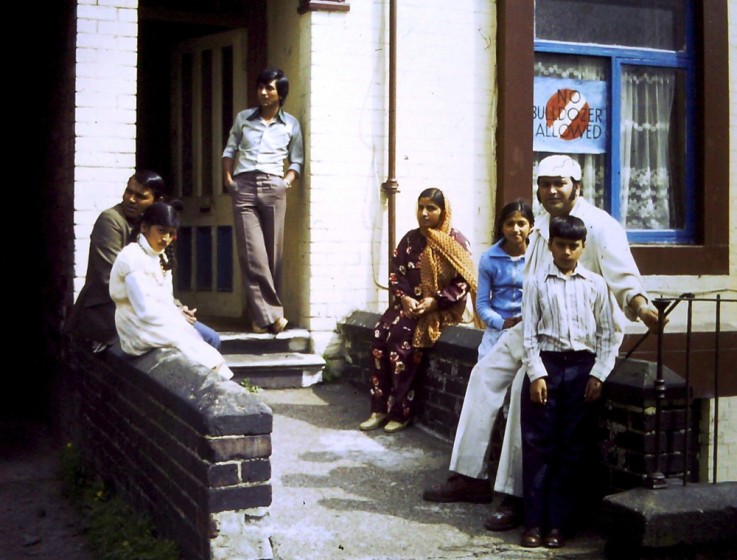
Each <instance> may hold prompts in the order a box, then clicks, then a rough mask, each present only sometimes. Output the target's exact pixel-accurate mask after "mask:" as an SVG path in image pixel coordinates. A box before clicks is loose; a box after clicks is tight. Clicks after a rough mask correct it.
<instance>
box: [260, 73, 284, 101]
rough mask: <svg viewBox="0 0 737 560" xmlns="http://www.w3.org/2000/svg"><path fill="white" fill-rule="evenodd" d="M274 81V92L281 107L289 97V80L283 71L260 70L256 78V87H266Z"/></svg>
mask: <svg viewBox="0 0 737 560" xmlns="http://www.w3.org/2000/svg"><path fill="white" fill-rule="evenodd" d="M274 80H276V92H277V93H278V94H279V106H282V105H284V101H286V99H287V95H289V79H288V78H287V75H286V74H285V73H284V71H283V70H281V69H279V68H266V69H264V70H261V72H260V73H259V75H258V78H256V86H260V85H262V84H263V85H268V84H270V83H271V82H273V81H274Z"/></svg>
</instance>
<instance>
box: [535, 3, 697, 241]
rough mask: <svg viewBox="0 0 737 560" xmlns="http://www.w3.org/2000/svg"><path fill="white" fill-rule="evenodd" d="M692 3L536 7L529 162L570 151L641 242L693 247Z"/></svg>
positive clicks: (595, 196)
mask: <svg viewBox="0 0 737 560" xmlns="http://www.w3.org/2000/svg"><path fill="white" fill-rule="evenodd" d="M693 17H694V16H693V13H692V4H691V1H690V0H536V1H535V60H534V76H535V77H534V95H533V97H534V99H533V106H534V110H533V151H534V156H533V163H534V164H536V163H537V162H538V161H539V160H540V159H542V158H543V157H545V156H546V155H548V154H549V153H568V154H570V155H571V156H572V157H574V158H576V159H577V160H578V161H579V163H581V167H582V169H583V183H584V196H586V197H587V199H589V200H590V201H591V202H593V203H594V204H596V205H597V206H598V207H600V208H604V209H605V210H607V211H608V212H609V213H610V214H611V215H612V216H614V217H615V218H616V219H617V220H619V221H620V222H621V223H622V225H623V226H624V227H625V228H626V229H627V233H628V236H629V238H630V241H632V242H635V243H659V244H663V243H680V244H684V243H693V242H695V241H696V232H695V229H696V228H695V211H696V210H695V209H696V207H697V205H696V203H695V202H696V192H695V187H694V184H695V180H696V179H695V177H696V175H695V172H694V169H695V165H696V158H695V146H694V145H693V142H694V137H695V134H694V130H695V126H696V125H695V118H694V109H693V106H692V105H693V101H692V100H693V99H694V98H695V95H696V94H695V92H694V91H693V88H694V83H695V81H696V80H695V73H694V38H693V33H692V32H691V31H690V30H691V29H692V28H693V27H694V25H693Z"/></svg>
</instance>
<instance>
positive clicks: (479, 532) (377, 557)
mask: <svg viewBox="0 0 737 560" xmlns="http://www.w3.org/2000/svg"><path fill="white" fill-rule="evenodd" d="M259 396H260V397H261V398H262V399H263V401H264V402H266V404H268V405H269V406H270V407H271V408H272V410H273V412H274V431H273V434H272V437H273V455H272V486H273V502H272V506H271V523H272V545H273V550H274V557H275V559H277V560H313V559H314V560H317V559H320V560H435V559H454V560H455V559H459V560H460V559H464V560H466V559H472V558H473V559H492V558H493V559H496V558H499V559H522V558H538V559H542V558H558V559H565V558H570V559H586V560H588V559H601V558H604V539H603V537H602V536H601V535H599V534H597V533H595V532H591V531H585V532H582V533H581V534H579V535H578V536H577V537H576V538H575V539H571V540H569V542H568V544H567V545H566V547H565V548H562V549H558V550H549V549H545V548H539V549H525V548H522V547H520V546H518V543H519V538H520V532H521V531H520V530H515V531H510V532H506V533H491V532H489V531H487V530H486V529H484V526H483V524H484V520H485V519H486V517H487V516H488V515H489V513H490V512H491V511H492V510H493V508H494V507H495V505H496V503H498V502H496V501H495V503H494V504H492V505H487V504H481V505H479V504H435V503H430V502H425V501H423V500H422V498H421V496H422V491H423V489H424V487H425V486H426V485H429V484H433V483H436V482H439V481H442V480H444V478H445V477H446V476H447V474H448V471H447V468H448V462H449V459H450V451H451V444H450V442H446V441H442V440H440V439H438V438H437V437H435V436H433V435H431V434H428V433H426V432H424V431H423V430H422V429H420V428H418V427H410V428H408V429H406V430H404V431H402V432H399V433H396V434H393V435H387V434H385V433H384V432H383V430H376V431H373V432H361V431H359V430H358V428H357V427H358V424H359V422H361V421H362V420H365V419H366V417H367V416H368V414H369V398H368V393H367V392H366V391H361V390H359V389H356V388H354V387H352V386H350V385H346V384H340V383H334V384H321V385H317V386H314V387H311V388H305V389H280V390H274V389H271V390H265V391H263V392H261V393H260V395H259Z"/></svg>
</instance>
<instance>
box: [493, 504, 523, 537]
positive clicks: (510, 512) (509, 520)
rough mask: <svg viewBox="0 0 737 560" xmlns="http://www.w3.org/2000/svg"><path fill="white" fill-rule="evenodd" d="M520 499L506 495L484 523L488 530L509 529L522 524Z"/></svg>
mask: <svg viewBox="0 0 737 560" xmlns="http://www.w3.org/2000/svg"><path fill="white" fill-rule="evenodd" d="M522 513H523V511H522V500H521V499H520V498H517V497H515V496H506V497H505V498H504V500H503V501H502V503H501V504H499V507H498V508H497V509H496V511H495V512H494V513H492V514H491V517H489V518H488V519H487V520H486V523H484V527H486V528H487V529H488V530H489V531H509V530H511V529H515V528H517V527H519V526H520V525H521V524H522Z"/></svg>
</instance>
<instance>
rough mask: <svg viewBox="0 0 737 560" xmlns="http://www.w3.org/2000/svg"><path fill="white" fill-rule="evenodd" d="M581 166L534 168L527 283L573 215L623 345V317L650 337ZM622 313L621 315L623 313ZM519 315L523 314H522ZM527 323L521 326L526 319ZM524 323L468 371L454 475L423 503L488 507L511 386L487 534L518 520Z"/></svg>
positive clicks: (630, 274)
mask: <svg viewBox="0 0 737 560" xmlns="http://www.w3.org/2000/svg"><path fill="white" fill-rule="evenodd" d="M582 188H583V186H582V182H581V166H580V165H579V164H578V162H577V161H575V160H574V159H573V158H571V157H570V156H567V155H551V156H548V157H546V158H544V159H542V160H541V161H540V163H539V164H538V168H537V197H538V200H539V201H540V203H541V204H542V206H543V208H544V209H545V211H546V212H544V213H543V214H542V215H541V216H538V217H537V219H536V220H535V225H534V227H533V229H532V232H531V233H530V237H529V245H528V249H527V252H526V253H525V277H527V276H529V275H530V274H534V273H535V272H536V271H537V270H540V269H541V268H542V267H545V266H548V264H549V263H550V262H551V260H552V257H551V254H550V250H549V249H548V235H549V233H548V227H549V224H550V219H551V217H555V216H567V215H569V214H570V215H571V216H576V217H578V218H581V219H582V220H583V221H584V222H585V223H586V227H587V228H588V237H587V243H586V251H584V253H583V255H582V257H581V264H583V266H585V267H586V268H588V269H589V270H591V271H593V272H595V273H597V274H600V275H601V276H603V278H604V280H605V281H606V283H607V286H608V287H609V292H610V294H611V297H613V298H614V299H615V300H616V305H615V321H616V324H617V333H618V336H619V342H620V343H621V341H622V339H623V337H624V334H623V329H624V316H625V315H626V317H627V318H628V319H630V320H637V319H638V318H639V319H640V320H641V321H642V322H643V323H645V325H647V327H648V329H649V330H650V331H651V332H657V330H658V313H657V310H656V309H655V307H654V306H653V305H652V303H651V302H650V297H649V296H648V294H647V290H646V289H645V286H644V284H643V281H642V278H641V276H640V272H639V270H638V268H637V264H636V263H635V260H634V258H633V257H632V252H631V251H630V246H629V243H628V241H627V233H626V232H625V230H624V228H623V227H622V225H621V224H620V223H619V222H617V221H616V220H615V219H614V218H612V217H611V216H610V215H609V214H607V213H606V212H605V211H604V210H600V209H599V208H596V207H595V206H593V205H592V204H590V203H589V202H587V201H586V199H584V198H583V196H582ZM622 312H623V313H622ZM523 313H524V309H523ZM523 322H524V321H523ZM523 322H522V323H519V324H517V325H515V326H514V327H512V328H511V329H506V330H505V331H504V332H503V333H502V335H501V337H500V338H499V341H498V342H497V343H496V345H495V346H494V348H493V349H492V350H491V351H490V352H489V353H488V354H487V355H486V356H485V357H484V359H483V360H481V361H479V362H478V363H477V364H476V365H475V366H474V368H473V370H472V371H471V376H470V378H469V380H468V387H467V388H466V396H465V398H464V400H463V408H462V409H461V416H460V419H459V421H458V427H457V430H456V436H455V440H454V443H453V452H452V455H451V460H450V471H451V473H452V474H451V475H450V476H449V477H448V479H447V481H446V482H445V483H443V484H440V485H436V486H434V487H431V488H428V489H427V490H425V492H424V493H423V496H422V497H423V499H425V500H428V501H433V502H460V501H463V502H476V503H479V502H490V501H491V499H492V492H491V488H490V484H489V480H488V469H487V465H486V463H487V459H488V454H489V451H490V447H491V445H490V444H491V432H492V428H493V426H494V422H495V420H496V418H497V415H498V413H499V411H500V410H501V408H502V406H503V405H504V400H505V396H506V394H507V390H508V389H509V387H510V385H511V387H512V392H511V398H510V408H509V417H508V418H507V425H506V432H505V435H504V444H503V448H502V453H501V455H500V459H499V466H498V469H497V476H496V483H495V485H494V489H495V490H496V491H497V492H499V493H502V494H505V495H506V497H505V499H504V500H503V501H502V503H501V504H500V505H499V507H498V508H497V510H496V511H495V512H494V513H493V514H492V515H491V517H490V518H489V519H488V520H487V521H486V524H485V526H486V528H487V529H489V530H491V531H506V530H509V529H513V528H515V527H517V526H519V525H520V523H521V522H522V514H523V507H522V453H521V447H522V445H521V433H520V417H519V406H520V393H521V390H522V381H523V379H524V376H525V369H524V368H523V367H522V365H523V364H522V357H523V343H522V339H523V335H522V333H523Z"/></svg>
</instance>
